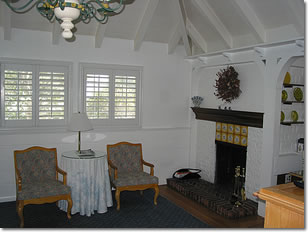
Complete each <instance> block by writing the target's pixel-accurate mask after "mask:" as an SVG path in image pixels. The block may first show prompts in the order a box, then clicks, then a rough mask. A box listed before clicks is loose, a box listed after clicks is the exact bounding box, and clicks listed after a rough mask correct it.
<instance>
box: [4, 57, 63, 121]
mask: <svg viewBox="0 0 308 232" xmlns="http://www.w3.org/2000/svg"><path fill="white" fill-rule="evenodd" d="M18 61H20V63H13V62H8V63H6V62H3V61H2V62H0V65H1V66H0V67H1V86H2V88H1V89H2V90H3V91H1V127H38V126H64V125H65V124H66V119H67V109H68V105H67V102H68V100H67V97H68V85H67V83H68V81H67V77H68V70H69V66H68V65H67V66H64V65H63V66H61V65H52V64H48V65H45V64H39V61H38V62H37V63H35V62H34V61H33V62H31V61H28V60H27V61H25V60H18ZM24 63H27V64H24ZM29 63H31V64H29ZM44 63H47V62H44ZM48 63H53V62H48Z"/></svg>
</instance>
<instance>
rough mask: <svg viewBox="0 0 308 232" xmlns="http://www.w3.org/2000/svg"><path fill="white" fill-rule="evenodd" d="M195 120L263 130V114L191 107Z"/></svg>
mask: <svg viewBox="0 0 308 232" xmlns="http://www.w3.org/2000/svg"><path fill="white" fill-rule="evenodd" d="M191 109H192V110H193V111H194V113H195V114H196V119H199V120H208V121H214V122H224V123H232V124H239V125H244V126H251V127H258V128H263V113H259V112H248V111H237V110H222V109H221V110H220V109H209V108H200V107H191Z"/></svg>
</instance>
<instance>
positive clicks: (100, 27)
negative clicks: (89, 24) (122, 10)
mask: <svg viewBox="0 0 308 232" xmlns="http://www.w3.org/2000/svg"><path fill="white" fill-rule="evenodd" d="M106 28H107V23H106V24H101V23H97V28H96V32H95V48H100V47H101V46H102V44H103V40H104V37H105V31H106Z"/></svg>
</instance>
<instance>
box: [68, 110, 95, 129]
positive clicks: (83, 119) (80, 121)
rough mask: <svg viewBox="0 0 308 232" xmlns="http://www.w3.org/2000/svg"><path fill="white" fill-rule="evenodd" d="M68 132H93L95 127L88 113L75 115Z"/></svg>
mask: <svg viewBox="0 0 308 232" xmlns="http://www.w3.org/2000/svg"><path fill="white" fill-rule="evenodd" d="M68 130H70V131H89V130H93V127H92V124H91V122H90V120H89V119H88V116H87V114H86V113H74V114H73V115H72V118H71V121H70V123H69V125H68Z"/></svg>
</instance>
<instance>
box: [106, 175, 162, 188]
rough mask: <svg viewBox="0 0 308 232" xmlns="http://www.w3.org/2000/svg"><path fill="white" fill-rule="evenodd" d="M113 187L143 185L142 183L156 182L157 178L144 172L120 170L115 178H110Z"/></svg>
mask: <svg viewBox="0 0 308 232" xmlns="http://www.w3.org/2000/svg"><path fill="white" fill-rule="evenodd" d="M111 182H112V184H113V185H114V186H115V187H123V186H132V185H143V184H158V178H157V177H156V176H151V175H150V174H148V173H146V172H120V173H118V178H117V179H116V180H112V179H111Z"/></svg>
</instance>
